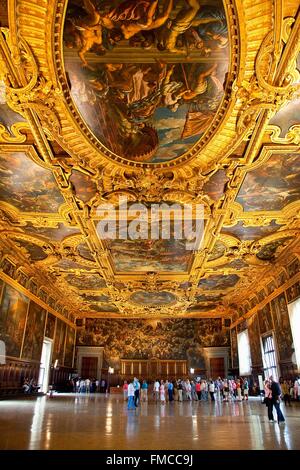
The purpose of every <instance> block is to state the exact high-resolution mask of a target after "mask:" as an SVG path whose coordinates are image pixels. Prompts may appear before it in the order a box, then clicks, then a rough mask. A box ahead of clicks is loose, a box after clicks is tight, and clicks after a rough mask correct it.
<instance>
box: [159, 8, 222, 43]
mask: <svg viewBox="0 0 300 470" xmlns="http://www.w3.org/2000/svg"><path fill="white" fill-rule="evenodd" d="M187 3H188V5H189V8H183V9H181V10H180V11H179V12H178V14H177V16H176V18H175V19H174V20H173V21H171V22H170V23H169V24H168V25H167V28H164V30H163V32H162V38H161V41H160V43H159V44H158V46H157V47H158V49H159V50H161V51H163V50H167V51H170V52H182V51H181V50H180V49H178V48H177V47H176V42H177V39H178V37H179V36H180V35H181V34H184V33H186V32H187V31H188V30H189V28H191V27H192V26H199V25H201V24H207V23H214V22H219V21H220V20H219V19H218V18H214V17H209V18H198V19H197V18H196V16H197V14H198V12H199V10H200V8H201V7H200V3H199V0H187ZM199 41H200V40H199ZM199 44H200V42H199ZM201 45H202V43H201Z"/></svg>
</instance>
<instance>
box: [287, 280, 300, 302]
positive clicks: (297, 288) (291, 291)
mask: <svg viewBox="0 0 300 470" xmlns="http://www.w3.org/2000/svg"><path fill="white" fill-rule="evenodd" d="M286 295H287V299H288V302H293V301H294V300H296V299H298V297H300V282H299V281H298V282H296V283H295V284H294V285H293V286H291V287H289V288H288V290H287V291H286Z"/></svg>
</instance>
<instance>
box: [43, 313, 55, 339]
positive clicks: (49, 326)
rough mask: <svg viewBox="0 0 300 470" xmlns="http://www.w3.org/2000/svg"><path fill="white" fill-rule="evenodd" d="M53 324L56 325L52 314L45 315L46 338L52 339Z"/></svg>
mask: <svg viewBox="0 0 300 470" xmlns="http://www.w3.org/2000/svg"><path fill="white" fill-rule="evenodd" d="M55 323H56V317H55V316H54V315H52V313H49V312H48V315H47V321H46V328H45V336H46V337H47V338H51V339H53V338H54V333H55Z"/></svg>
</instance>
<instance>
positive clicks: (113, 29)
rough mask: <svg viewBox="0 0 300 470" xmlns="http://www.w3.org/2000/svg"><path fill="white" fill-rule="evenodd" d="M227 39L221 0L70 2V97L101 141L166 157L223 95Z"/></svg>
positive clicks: (187, 144) (128, 152)
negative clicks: (206, 0) (204, 1)
mask: <svg viewBox="0 0 300 470" xmlns="http://www.w3.org/2000/svg"><path fill="white" fill-rule="evenodd" d="M99 24H100V25H101V26H100V27H99V26H98V27H97V28H95V30H94V31H92V30H91V26H93V25H99ZM228 46H229V41H228V31H227V22H226V16H225V11H224V8H223V4H222V1H221V0H220V1H214V2H207V4H206V5H203V4H202V2H200V1H198V0H187V1H183V0H179V1H176V2H174V1H173V0H159V1H154V2H150V1H143V0H138V1H136V0H120V1H116V2H114V3H113V4H112V3H111V2H102V3H101V4H99V3H97V2H94V0H84V1H83V2H80V3H79V2H77V1H73V0H70V1H69V4H68V9H67V14H66V20H65V27H64V47H65V49H64V57H65V68H66V70H67V73H68V79H69V84H70V88H71V95H72V98H73V100H74V102H75V104H76V106H77V108H78V110H79V112H80V113H81V115H82V117H83V119H84V120H85V122H86V123H87V124H88V126H89V127H90V129H91V130H92V131H93V133H94V135H95V136H96V137H97V138H98V139H99V141H100V142H101V143H102V144H103V145H104V146H105V147H106V148H108V149H109V150H110V151H111V152H112V153H113V154H115V155H118V156H121V157H123V158H125V159H127V160H133V161H137V162H147V163H148V162H151V163H160V162H168V161H171V160H173V159H175V158H177V157H179V156H181V155H182V154H184V153H186V152H187V151H188V150H190V149H191V148H192V147H193V145H194V144H195V143H196V142H198V141H199V139H200V138H201V136H202V135H203V134H204V133H205V131H206V130H207V129H208V128H209V126H210V124H211V123H212V121H213V117H214V115H215V113H216V111H217V110H218V108H219V105H220V103H221V101H222V97H223V95H224V82H225V77H226V73H227V72H228V69H229V47H228ZM83 66H84V68H83Z"/></svg>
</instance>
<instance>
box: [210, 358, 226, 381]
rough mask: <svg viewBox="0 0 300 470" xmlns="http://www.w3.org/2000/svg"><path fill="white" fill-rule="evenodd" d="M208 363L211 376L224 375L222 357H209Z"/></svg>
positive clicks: (214, 377)
mask: <svg viewBox="0 0 300 470" xmlns="http://www.w3.org/2000/svg"><path fill="white" fill-rule="evenodd" d="M209 365H210V377H211V378H213V379H216V378H217V377H225V363H224V357H211V358H210V360H209Z"/></svg>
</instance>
